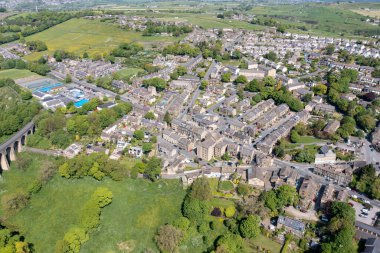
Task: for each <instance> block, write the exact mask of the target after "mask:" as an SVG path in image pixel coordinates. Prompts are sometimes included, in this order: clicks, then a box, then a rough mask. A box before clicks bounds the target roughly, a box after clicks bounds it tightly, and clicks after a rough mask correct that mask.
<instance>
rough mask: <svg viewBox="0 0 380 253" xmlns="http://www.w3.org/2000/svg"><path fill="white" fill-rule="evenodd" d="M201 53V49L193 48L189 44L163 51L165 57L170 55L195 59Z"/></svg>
mask: <svg viewBox="0 0 380 253" xmlns="http://www.w3.org/2000/svg"><path fill="white" fill-rule="evenodd" d="M200 53H201V51H200V50H199V48H196V47H193V46H192V45H189V44H173V45H169V46H167V47H165V48H164V50H163V51H162V54H163V55H168V54H172V55H189V56H192V57H195V56H197V55H199V54H200Z"/></svg>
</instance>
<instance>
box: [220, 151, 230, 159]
mask: <svg viewBox="0 0 380 253" xmlns="http://www.w3.org/2000/svg"><path fill="white" fill-rule="evenodd" d="M221 158H222V160H223V161H229V160H231V156H230V155H229V154H228V153H227V152H226V153H224V154H223V155H222V157H221Z"/></svg>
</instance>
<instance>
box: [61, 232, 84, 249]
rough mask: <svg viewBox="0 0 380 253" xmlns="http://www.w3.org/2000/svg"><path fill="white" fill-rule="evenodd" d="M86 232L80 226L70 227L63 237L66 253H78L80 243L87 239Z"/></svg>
mask: <svg viewBox="0 0 380 253" xmlns="http://www.w3.org/2000/svg"><path fill="white" fill-rule="evenodd" d="M88 239H89V236H88V234H87V233H86V232H85V231H84V230H83V229H81V228H72V229H70V230H69V232H67V233H66V234H65V236H64V238H63V241H64V251H63V252H67V253H79V251H80V248H81V245H82V244H83V243H85V242H86V241H88Z"/></svg>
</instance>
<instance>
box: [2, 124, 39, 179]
mask: <svg viewBox="0 0 380 253" xmlns="http://www.w3.org/2000/svg"><path fill="white" fill-rule="evenodd" d="M35 129H36V126H35V124H34V122H33V121H32V122H29V123H28V124H27V125H26V126H24V127H23V128H22V129H21V130H20V131H18V132H17V133H16V134H14V135H13V136H12V137H11V138H10V139H8V140H7V141H6V142H4V143H2V144H0V175H1V173H2V172H3V171H6V170H9V164H10V162H11V161H15V160H16V153H18V152H21V151H22V146H23V145H25V144H26V139H27V136H28V135H30V134H33V133H34V132H35Z"/></svg>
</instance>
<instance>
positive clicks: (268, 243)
mask: <svg viewBox="0 0 380 253" xmlns="http://www.w3.org/2000/svg"><path fill="white" fill-rule="evenodd" d="M250 242H251V243H253V244H254V245H256V246H260V247H261V248H264V249H266V250H270V252H273V253H278V252H280V251H281V247H282V245H280V244H279V243H277V242H275V241H273V240H271V239H270V238H268V237H266V236H264V235H262V234H259V235H258V236H257V237H256V238H253V239H251V240H250Z"/></svg>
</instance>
